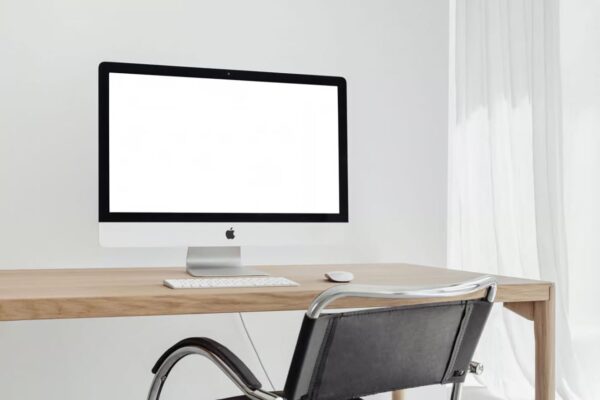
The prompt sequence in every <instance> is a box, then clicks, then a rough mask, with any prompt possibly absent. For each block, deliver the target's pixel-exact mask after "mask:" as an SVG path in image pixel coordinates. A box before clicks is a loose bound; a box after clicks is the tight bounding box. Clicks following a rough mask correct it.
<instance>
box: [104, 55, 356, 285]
mask: <svg viewBox="0 0 600 400" xmlns="http://www.w3.org/2000/svg"><path fill="white" fill-rule="evenodd" d="M346 125H347V123H346V81H345V80H344V78H340V77H330V76H315V75H297V74H282V73H270V72H250V71H236V70H224V69H205V68H188V67H170V66H158V65H142V64H127V63H114V62H103V63H101V64H100V66H99V150H100V151H99V225H100V242H101V244H102V245H103V246H121V247H131V246H152V247H174V246H186V247H188V257H187V266H188V272H190V273H191V274H192V275H196V276H203V275H253V274H257V273H258V272H257V271H255V270H252V269H250V268H247V267H244V266H243V265H242V263H241V258H240V257H241V256H240V254H241V250H240V246H244V245H259V246H275V245H290V244H292V245H293V244H300V245H311V244H320V245H323V244H328V243H332V242H337V241H339V240H341V238H342V237H343V233H344V229H343V227H344V225H346V224H345V223H347V222H348V172H347V145H346V143H347V138H346Z"/></svg>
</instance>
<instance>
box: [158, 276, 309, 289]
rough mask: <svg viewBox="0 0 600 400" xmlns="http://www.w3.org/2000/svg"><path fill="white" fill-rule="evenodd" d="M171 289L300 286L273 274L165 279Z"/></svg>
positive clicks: (165, 283)
mask: <svg viewBox="0 0 600 400" xmlns="http://www.w3.org/2000/svg"><path fill="white" fill-rule="evenodd" d="M163 283H164V285H165V286H166V287H169V288H171V289H212V288H238V287H268V286H298V284H297V283H296V282H294V281H290V280H289V279H287V278H276V277H272V276H251V277H249V276H245V277H236V278H191V279H165V281H164V282H163Z"/></svg>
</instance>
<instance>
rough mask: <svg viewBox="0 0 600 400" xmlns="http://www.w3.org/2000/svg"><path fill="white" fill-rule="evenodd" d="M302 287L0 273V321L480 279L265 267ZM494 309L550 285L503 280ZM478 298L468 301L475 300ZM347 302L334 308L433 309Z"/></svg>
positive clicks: (301, 301)
mask: <svg viewBox="0 0 600 400" xmlns="http://www.w3.org/2000/svg"><path fill="white" fill-rule="evenodd" d="M260 269H262V270H264V271H265V272H268V273H269V274H271V275H272V276H284V277H286V278H289V279H292V280H294V281H296V282H298V283H299V284H300V286H298V287H278V288H235V289H187V290H172V289H168V288H166V287H164V286H163V285H162V282H163V280H164V279H168V278H187V277H188V275H187V274H186V273H185V270H184V269H183V268H111V269H108V268H94V269H53V270H5V271H0V321H2V320H3V321H9V320H34V319H56V318H90V317H120V316H142V315H170V314H202V313H228V312H250V311H283V310H304V309H306V308H307V307H308V305H309V304H310V302H311V301H312V299H313V298H314V297H315V296H316V295H317V294H319V293H320V292H322V291H323V290H325V289H327V288H329V287H331V286H333V285H335V284H333V283H329V282H327V281H325V280H324V278H323V274H324V273H325V272H326V271H331V270H345V271H350V272H352V273H353V274H354V276H355V280H354V283H362V284H386V285H393V284H397V285H437V284H450V283H456V282H460V281H464V280H466V279H469V278H473V277H476V276H479V275H480V274H476V273H472V272H466V271H456V270H449V269H445V268H434V267H423V266H417V265H410V264H349V265H312V266H306V265H305V266H262V267H260ZM498 283H499V287H498V295H497V298H496V301H497V302H511V301H517V302H528V301H541V302H544V301H546V300H548V297H549V287H550V286H551V284H550V283H548V282H540V281H532V280H525V279H517V278H509V277H498ZM482 295H483V293H475V294H473V295H470V296H467V297H463V298H477V297H480V296H482ZM431 301H432V300H428V299H420V300H414V301H406V300H385V299H359V298H351V299H350V298H348V299H343V300H340V301H336V302H335V303H333V304H332V306H331V307H333V308H341V307H369V306H385V305H400V304H414V303H417V302H418V303H424V302H431Z"/></svg>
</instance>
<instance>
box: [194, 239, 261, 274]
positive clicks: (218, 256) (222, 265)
mask: <svg viewBox="0 0 600 400" xmlns="http://www.w3.org/2000/svg"><path fill="white" fill-rule="evenodd" d="M186 267H187V273H188V274H190V275H192V276H252V275H255V276H261V275H268V274H267V273H265V272H262V271H259V270H257V269H255V268H251V267H245V266H243V265H242V249H241V248H240V247H239V246H232V247H188V251H187V259H186Z"/></svg>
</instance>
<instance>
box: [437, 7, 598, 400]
mask: <svg viewBox="0 0 600 400" xmlns="http://www.w3.org/2000/svg"><path fill="white" fill-rule="evenodd" d="M453 9H454V21H452V22H451V27H453V29H454V32H453V33H452V34H451V38H452V40H451V49H450V52H451V68H450V69H451V76H450V80H451V85H450V96H451V97H450V115H449V117H450V118H449V121H450V129H449V158H448V162H449V177H448V178H449V179H448V182H449V183H448V202H449V203H448V264H449V266H450V267H451V268H459V269H469V270H475V271H480V272H490V273H495V274H501V275H514V276H521V277H527V278H533V279H544V280H551V281H553V282H556V289H557V290H556V293H557V308H556V309H557V393H558V395H559V398H562V399H585V400H587V399H590V400H591V397H589V394H587V393H585V391H586V389H585V385H584V384H583V380H582V378H581V371H580V370H579V369H578V366H577V363H576V360H575V358H574V356H573V352H572V348H571V339H570V332H569V329H568V322H567V312H566V310H567V300H568V295H567V289H568V279H569V274H568V265H567V264H568V263H567V247H566V239H565V221H564V205H563V182H562V174H563V166H562V156H561V154H562V153H561V152H562V121H561V94H560V62H559V42H560V40H559V18H558V1H557V0H494V1H489V0H455V1H454V2H453ZM479 357H480V358H482V361H483V362H484V363H485V364H486V374H485V375H484V377H483V379H484V380H485V384H486V385H487V386H488V387H489V388H490V390H491V391H492V392H493V393H495V394H496V395H499V396H501V397H502V398H506V399H530V398H533V381H534V352H533V335H532V329H531V323H530V322H527V321H523V320H521V319H519V318H518V317H516V316H514V315H512V314H511V313H510V311H507V310H504V309H501V308H497V309H496V310H494V312H493V314H492V317H491V319H490V326H489V328H488V329H487V334H486V336H485V337H484V338H483V340H482V345H481V346H480V351H479Z"/></svg>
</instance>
